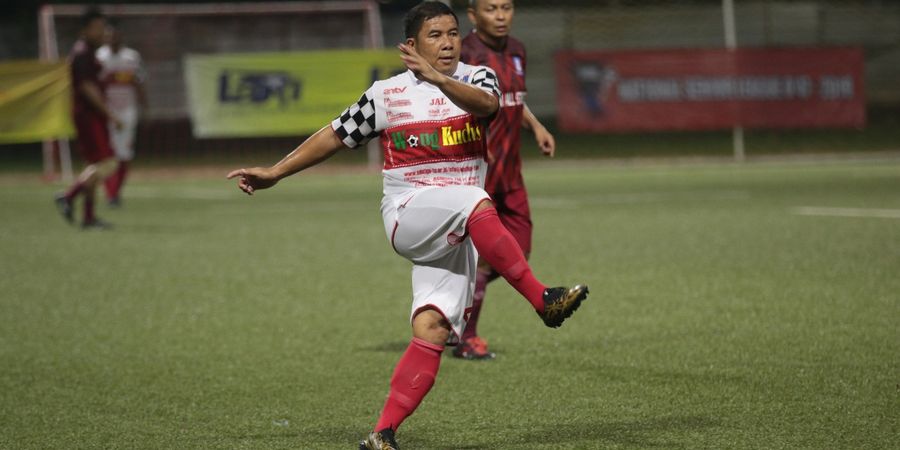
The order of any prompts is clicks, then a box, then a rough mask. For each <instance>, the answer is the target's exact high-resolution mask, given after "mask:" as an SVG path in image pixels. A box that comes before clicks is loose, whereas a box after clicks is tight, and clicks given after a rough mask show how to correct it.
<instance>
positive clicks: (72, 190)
mask: <svg viewBox="0 0 900 450" xmlns="http://www.w3.org/2000/svg"><path fill="white" fill-rule="evenodd" d="M83 189H84V183H83V182H81V181H76V182H75V183H74V184H72V185H71V186H69V189H68V190H67V191H66V192H65V193H64V194H63V197H65V199H66V200H67V201H70V202H71V201H72V199H74V198H75V196H76V195H78V194H80V193H81V191H82V190H83Z"/></svg>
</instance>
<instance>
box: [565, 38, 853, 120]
mask: <svg viewBox="0 0 900 450" xmlns="http://www.w3.org/2000/svg"><path fill="white" fill-rule="evenodd" d="M556 79H557V101H558V105H559V122H560V127H561V128H562V129H563V130H564V131H575V132H592V131H603V132H606V131H663V130H713V129H728V128H732V127H734V126H743V127H746V128H804V127H857V128H861V127H863V126H865V123H866V109H865V96H864V91H863V53H862V50H861V49H858V48H802V49H737V50H733V51H729V50H725V49H711V50H647V51H610V52H601V51H598V52H574V51H566V52H560V53H557V55H556Z"/></svg>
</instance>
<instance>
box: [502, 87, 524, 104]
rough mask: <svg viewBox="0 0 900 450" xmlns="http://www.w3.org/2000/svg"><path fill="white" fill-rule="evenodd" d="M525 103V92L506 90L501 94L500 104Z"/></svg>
mask: <svg viewBox="0 0 900 450" xmlns="http://www.w3.org/2000/svg"><path fill="white" fill-rule="evenodd" d="M524 104H525V92H523V91H518V92H504V93H502V94H500V106H501V107H507V106H520V105H524Z"/></svg>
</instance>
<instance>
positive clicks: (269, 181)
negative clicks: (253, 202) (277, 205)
mask: <svg viewBox="0 0 900 450" xmlns="http://www.w3.org/2000/svg"><path fill="white" fill-rule="evenodd" d="M344 147H345V145H344V143H343V142H341V140H340V139H339V138H338V136H337V135H336V134H335V133H334V130H332V129H331V125H326V126H324V127H323V128H322V129H320V130H319V131H317V132H316V133H315V134H313V135H312V136H310V137H309V139H307V140H305V141H304V142H303V143H302V144H300V146H299V147H297V148H296V149H294V151H292V152H291V153H289V154H288V155H287V156H285V157H284V158H282V160H281V161H278V163H277V164H275V165H274V166H272V167H252V168H245V169H237V170H233V171H231V172H230V173H229V174H228V175H227V178H228V179H229V180H230V179H232V178H235V177H237V178H238V187H239V188H240V189H241V190H242V191H244V192H246V193H247V194H248V195H253V192H255V191H256V190H258V189H268V188H270V187H272V186H274V185H275V183H278V181H279V180H281V179H282V178H285V177H288V176H291V175H293V174H295V173H297V172H300V171H301V170H304V169H307V168H309V167H312V166H314V165H316V164H319V163H320V162H322V161H325V160H326V159H328V158H330V157H331V155H334V154H335V153H336V152H337V151H338V150H340V149H342V148H344Z"/></svg>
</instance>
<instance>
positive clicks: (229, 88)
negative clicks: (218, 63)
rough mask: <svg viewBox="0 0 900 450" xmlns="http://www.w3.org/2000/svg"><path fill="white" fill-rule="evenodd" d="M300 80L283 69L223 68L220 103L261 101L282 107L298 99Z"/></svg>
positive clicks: (256, 102) (259, 102)
mask: <svg viewBox="0 0 900 450" xmlns="http://www.w3.org/2000/svg"><path fill="white" fill-rule="evenodd" d="M301 88H302V83H301V82H300V80H297V79H295V78H294V77H292V76H291V75H290V74H288V73H286V72H280V71H273V72H256V71H243V70H229V69H226V70H223V71H222V72H221V73H220V74H219V102H221V103H226V104H227V103H253V104H264V103H269V102H270V101H276V102H277V103H278V105H279V106H280V107H282V108H284V107H287V106H288V105H290V104H291V103H295V102H297V101H299V100H300V94H301Z"/></svg>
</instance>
